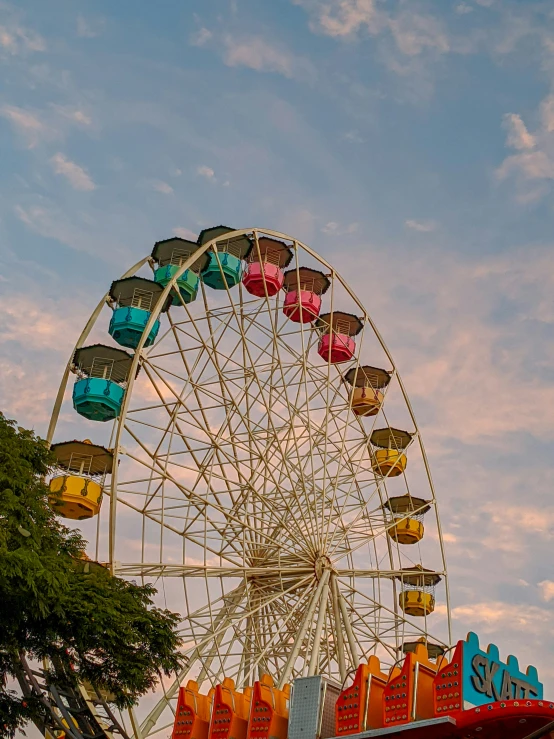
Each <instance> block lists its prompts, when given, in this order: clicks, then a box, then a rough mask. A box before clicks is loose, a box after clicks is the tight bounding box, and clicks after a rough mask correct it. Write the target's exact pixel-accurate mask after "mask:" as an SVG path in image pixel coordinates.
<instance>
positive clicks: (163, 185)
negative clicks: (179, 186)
mask: <svg viewBox="0 0 554 739" xmlns="http://www.w3.org/2000/svg"><path fill="white" fill-rule="evenodd" d="M152 189H153V190H156V192H162V193H163V194H164V195H171V194H172V192H173V188H172V187H171V185H168V183H167V182H163V181H162V180H153V181H152Z"/></svg>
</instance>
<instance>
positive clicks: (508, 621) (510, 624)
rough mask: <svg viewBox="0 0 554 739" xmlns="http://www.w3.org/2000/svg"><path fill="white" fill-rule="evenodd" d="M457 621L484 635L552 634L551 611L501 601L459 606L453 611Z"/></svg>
mask: <svg viewBox="0 0 554 739" xmlns="http://www.w3.org/2000/svg"><path fill="white" fill-rule="evenodd" d="M452 615H453V617H454V618H455V619H459V620H463V621H465V622H468V623H470V624H472V628H479V629H480V630H481V631H482V632H483V633H485V634H490V633H500V632H502V631H503V630H508V629H509V630H510V631H514V632H523V633H525V634H527V633H528V632H529V631H533V633H536V631H537V630H541V631H543V632H544V631H545V630H546V631H548V632H550V633H552V627H551V625H550V624H551V620H552V615H551V613H550V611H547V610H545V609H543V608H538V607H537V606H531V605H529V604H528V603H525V604H520V603H504V602H501V601H493V602H486V601H485V602H481V603H472V604H471V605H464V606H457V607H456V608H454V609H453V610H452Z"/></svg>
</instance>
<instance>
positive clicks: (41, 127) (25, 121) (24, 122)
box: [0, 105, 47, 149]
mask: <svg viewBox="0 0 554 739" xmlns="http://www.w3.org/2000/svg"><path fill="white" fill-rule="evenodd" d="M0 116H2V117H3V118H6V119H7V120H8V121H10V123H11V124H12V126H13V128H14V130H15V131H16V132H17V133H18V134H19V135H20V136H22V138H23V139H24V140H25V141H26V143H27V146H28V148H29V149H33V148H34V147H35V146H36V145H37V144H38V142H39V139H40V137H41V135H42V134H44V133H45V132H46V131H47V127H46V126H45V124H44V123H43V122H42V121H41V120H40V119H39V118H38V116H37V115H36V113H31V111H29V110H24V109H23V108H18V107H17V106H15V105H5V106H4V107H3V108H0Z"/></svg>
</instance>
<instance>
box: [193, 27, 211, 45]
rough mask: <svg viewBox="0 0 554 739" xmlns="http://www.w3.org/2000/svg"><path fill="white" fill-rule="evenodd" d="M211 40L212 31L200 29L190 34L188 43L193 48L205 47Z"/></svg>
mask: <svg viewBox="0 0 554 739" xmlns="http://www.w3.org/2000/svg"><path fill="white" fill-rule="evenodd" d="M211 38H213V33H212V31H210V30H209V28H204V27H202V28H199V29H198V30H197V31H195V32H194V33H193V34H191V36H190V39H189V41H190V43H191V44H192V45H193V46H205V45H206V44H207V43H208V41H209V40H210V39H211Z"/></svg>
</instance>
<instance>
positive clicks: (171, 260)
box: [152, 236, 209, 305]
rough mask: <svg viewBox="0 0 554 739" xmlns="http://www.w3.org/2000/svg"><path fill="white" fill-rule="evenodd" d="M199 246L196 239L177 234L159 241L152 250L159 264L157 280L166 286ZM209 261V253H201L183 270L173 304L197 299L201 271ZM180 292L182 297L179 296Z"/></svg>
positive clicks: (154, 258)
mask: <svg viewBox="0 0 554 739" xmlns="http://www.w3.org/2000/svg"><path fill="white" fill-rule="evenodd" d="M199 248H200V245H199V244H197V243H195V242H194V241H188V240H187V239H181V238H179V237H177V236H175V237H173V238H171V239H164V240H163V241H157V242H156V244H155V245H154V249H153V250H152V259H153V260H154V261H155V262H156V263H157V265H158V266H157V268H156V270H155V272H154V280H155V282H157V283H158V284H160V285H162V286H163V287H165V286H166V285H167V283H168V282H169V281H170V280H171V279H172V277H173V276H174V275H175V273H176V272H177V270H178V269H179V267H181V266H182V265H183V264H184V263H185V262H186V261H187V259H190V257H191V256H192V255H193V254H194V252H195V251H198V249H199ZM208 261H209V255H208V254H201V255H200V257H199V258H198V259H197V260H196V262H194V263H193V264H192V265H191V266H190V267H189V268H188V269H187V270H186V271H185V272H183V274H182V275H181V276H180V277H179V279H178V280H177V287H178V290H179V293H177V291H173V294H172V305H181V299H182V301H183V302H184V303H192V301H193V300H196V295H197V294H198V286H199V285H200V272H201V271H202V270H203V269H205V267H206V266H207V264H208ZM179 294H180V296H181V297H179Z"/></svg>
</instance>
